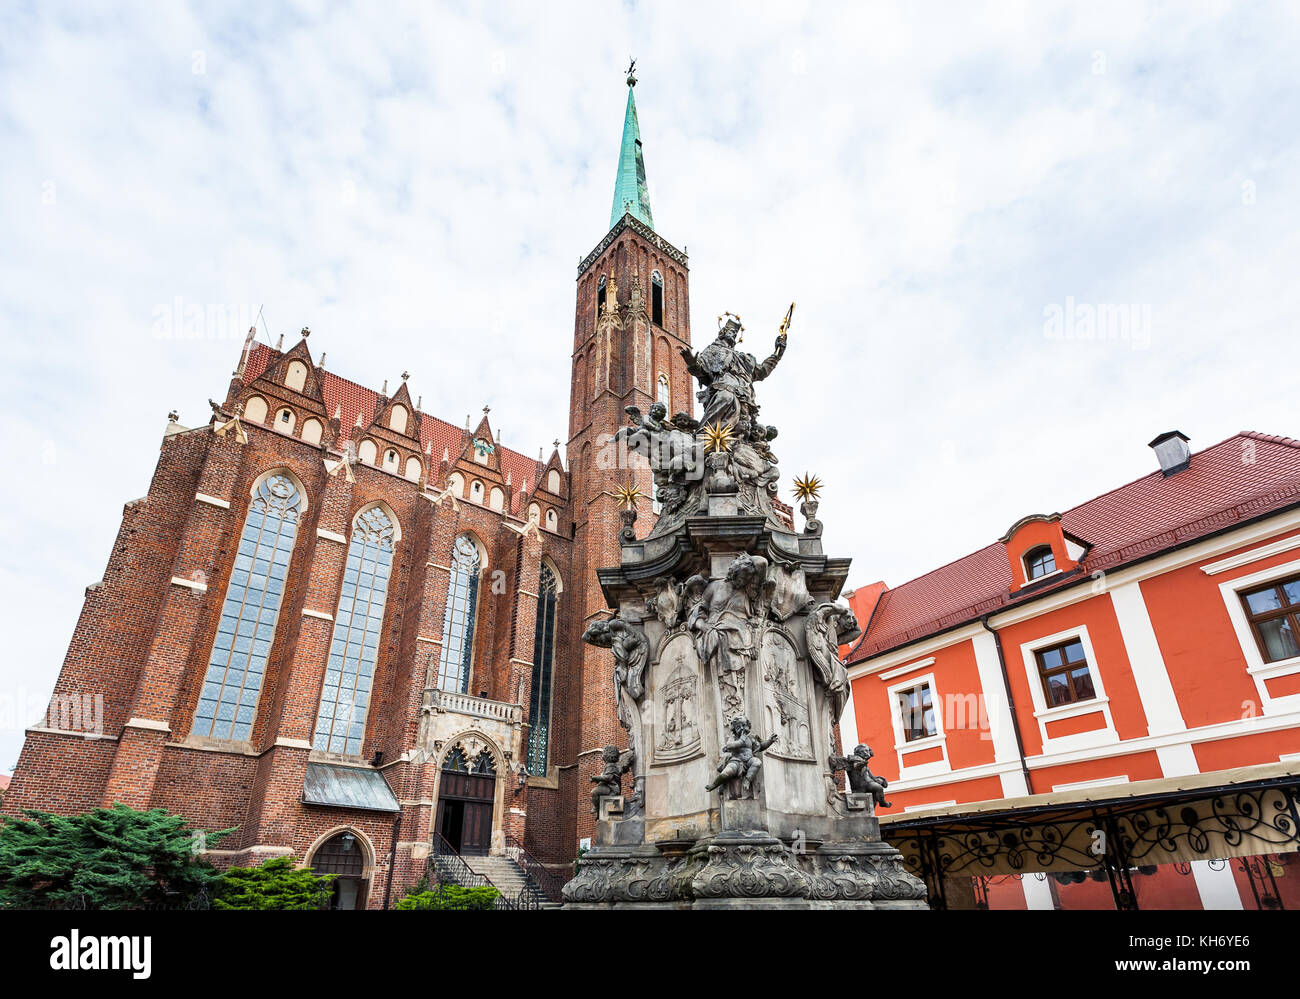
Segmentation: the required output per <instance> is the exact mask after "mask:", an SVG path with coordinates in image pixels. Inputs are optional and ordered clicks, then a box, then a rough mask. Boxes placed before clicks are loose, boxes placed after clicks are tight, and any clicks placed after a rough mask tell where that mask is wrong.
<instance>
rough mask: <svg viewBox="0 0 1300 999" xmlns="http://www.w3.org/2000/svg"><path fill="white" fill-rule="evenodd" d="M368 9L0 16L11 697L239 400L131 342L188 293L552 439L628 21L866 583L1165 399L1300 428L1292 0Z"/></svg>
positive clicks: (989, 527)
mask: <svg viewBox="0 0 1300 999" xmlns="http://www.w3.org/2000/svg"><path fill="white" fill-rule="evenodd" d="M381 11H382V12H381ZM387 11H388V7H387V6H386V7H384V8H381V9H378V10H377V9H376V8H374V7H373V6H365V5H356V6H346V5H334V4H330V5H323V4H322V5H308V4H304V5H299V6H297V7H294V8H290V9H284V8H274V9H272V8H269V7H266V6H264V5H252V4H250V5H248V6H246V7H243V8H241V9H239V10H232V11H229V12H226V13H222V14H219V15H213V14H211V13H210V12H208V11H205V10H201V9H191V10H186V9H183V8H178V7H172V6H170V5H168V6H164V7H159V6H157V5H138V6H134V7H129V6H128V7H125V8H123V7H122V5H114V6H112V7H104V8H100V9H99V10H98V11H96V12H93V13H89V14H88V13H86V12H85V11H84V9H83V8H82V7H81V6H75V7H73V6H69V7H64V8H60V7H58V6H55V5H42V7H41V8H40V9H39V10H36V9H32V8H30V7H26V8H19V9H14V10H10V11H8V12H6V13H5V14H3V15H0V38H2V39H3V42H0V45H3V46H4V52H3V57H2V58H0V145H2V147H3V148H4V149H5V150H6V155H5V156H4V157H3V160H2V161H0V199H3V201H2V202H0V204H2V205H3V218H4V221H5V230H6V237H7V238H6V239H5V240H4V241H3V243H0V317H2V319H3V323H4V329H5V332H6V336H5V343H6V346H7V348H8V350H7V362H8V363H7V364H6V365H5V366H4V370H3V373H2V374H0V379H2V381H0V387H2V389H3V398H4V400H5V404H4V405H5V410H4V414H3V415H4V426H5V428H6V430H7V431H8V435H7V439H8V440H9V441H10V442H11V445H12V446H11V454H12V458H11V462H12V463H13V465H14V467H12V468H11V469H10V473H9V474H8V475H6V476H5V479H4V483H3V485H2V486H0V510H2V511H3V515H4V519H3V522H4V525H5V537H4V545H3V549H2V550H3V555H2V556H0V605H2V606H3V607H4V608H5V613H6V615H7V618H8V627H7V628H6V630H5V633H6V636H7V638H8V641H9V647H8V649H7V653H8V654H7V655H6V656H5V658H4V660H3V665H0V692H6V691H9V692H13V691H18V690H20V689H21V690H32V689H34V690H37V691H38V692H40V696H42V697H43V696H44V693H45V692H47V691H48V689H49V687H50V685H51V684H52V682H53V679H54V677H55V675H56V674H57V671H58V668H59V665H60V663H61V660H62V657H63V654H64V652H65V650H66V648H67V643H68V639H69V638H70V636H71V633H72V629H73V626H74V624H75V620H76V615H77V613H78V611H79V608H80V603H81V599H82V589H83V587H84V586H85V585H87V584H88V583H91V582H93V581H94V580H96V579H97V578H99V575H100V573H101V572H102V570H103V566H104V564H105V562H106V560H107V556H108V552H109V548H110V546H111V543H112V540H113V538H114V536H115V533H116V528H117V524H118V519H119V516H120V508H121V503H122V502H125V501H127V500H130V499H132V498H134V497H136V496H139V495H141V494H143V493H144V491H145V489H146V488H147V484H148V481H149V477H150V475H151V473H152V468H153V464H154V462H155V460H156V457H155V456H156V447H157V444H158V440H159V437H160V434H161V430H162V427H163V425H164V422H165V415H166V413H167V411H168V409H170V408H172V407H173V406H175V407H177V408H179V410H180V411H181V414H182V422H185V421H189V422H191V423H198V422H201V421H202V420H203V419H204V417H205V415H206V412H207V407H206V403H205V400H206V399H207V398H208V397H210V396H212V397H220V396H221V395H222V393H223V391H224V388H225V385H226V382H227V380H228V378H229V372H230V370H231V368H232V367H233V366H234V363H235V359H236V355H237V352H238V347H239V344H238V340H237V339H233V338H229V339H218V338H204V339H197V340H193V339H183V340H159V339H157V338H155V337H154V336H153V335H152V323H153V317H154V311H155V308H156V307H158V306H160V305H162V306H170V304H171V303H173V302H174V301H175V299H176V298H177V297H178V296H179V297H180V298H182V299H183V300H184V301H185V302H192V303H198V304H205V305H206V304H209V303H213V304H220V303H225V304H230V305H236V306H244V307H250V308H252V309H254V310H255V309H256V308H257V307H258V306H259V305H264V306H265V315H266V317H267V319H268V322H269V324H270V326H271V328H272V330H273V332H275V333H280V332H284V333H288V334H292V333H293V332H295V331H296V330H297V329H298V328H299V327H301V326H303V325H310V326H311V327H312V329H313V331H314V336H313V339H312V347H313V349H314V350H316V351H320V350H325V351H327V352H328V354H329V362H328V363H329V367H330V368H331V369H332V370H334V371H338V372H340V373H342V374H345V375H346V376H348V377H351V378H354V379H355V380H358V381H361V382H364V383H367V384H372V385H378V384H379V383H380V382H382V381H383V379H385V378H388V379H390V381H391V380H392V379H395V378H396V376H397V374H398V373H399V372H400V371H402V370H403V369H404V368H409V370H410V371H411V372H412V379H411V388H412V391H414V392H417V393H422V394H423V396H424V400H425V407H426V408H427V409H430V410H431V411H433V412H436V413H438V414H440V415H442V416H443V417H444V418H446V419H449V420H451V421H452V422H455V423H459V422H460V420H461V419H463V417H464V414H465V413H467V412H473V413H477V411H478V409H479V407H480V406H482V405H483V403H484V402H490V403H491V404H492V406H493V418H494V422H495V423H497V424H498V425H500V426H502V427H504V430H505V435H506V442H507V443H508V444H510V445H511V446H515V447H518V448H520V449H521V450H524V451H531V450H532V449H533V448H535V447H537V446H539V445H541V444H547V443H549V441H550V440H551V439H552V438H554V437H556V436H560V437H563V436H564V435H565V430H566V427H567V413H566V407H567V400H568V392H567V372H568V356H569V351H570V349H571V345H572V344H571V338H572V309H573V293H574V292H573V279H574V264H575V262H576V261H577V259H578V258H579V257H580V256H582V255H583V254H585V253H586V252H587V251H588V250H589V249H590V248H591V247H592V246H593V245H594V244H595V243H596V241H597V240H598V239H599V238H600V237H601V235H603V232H604V224H605V222H606V220H607V217H608V211H609V203H610V194H611V185H612V182H613V171H614V162H615V157H616V154H617V143H618V138H619V128H620V125H621V120H622V111H623V102H624V99H625V91H624V87H623V85H622V82H621V80H622V74H621V70H622V68H623V66H624V65H625V61H624V60H625V59H626V57H627V55H628V53H629V52H632V53H634V54H636V55H637V56H638V57H639V60H640V61H639V70H638V73H639V76H640V79H641V84H640V85H639V87H638V89H637V98H638V105H639V110H640V115H641V124H642V132H643V137H644V139H645V149H646V161H647V168H648V171H649V175H650V183H651V190H652V198H653V204H654V210H655V219H656V222H657V223H658V226H659V229H660V231H661V232H662V234H663V235H664V236H665V237H666V238H667V239H669V240H671V241H672V242H674V243H676V244H677V245H678V246H683V245H685V246H688V247H689V249H690V252H691V262H692V282H693V287H692V302H693V303H694V305H695V307H696V308H695V314H694V317H693V318H694V321H695V322H694V333H695V339H696V341H697V342H704V341H705V340H706V339H707V338H708V337H709V335H710V334H711V331H712V329H713V317H714V316H715V315H716V314H717V313H719V312H721V311H722V310H723V309H731V310H732V311H736V312H739V313H741V315H742V316H744V318H745V320H746V323H747V326H748V335H747V338H746V343H747V345H749V346H750V347H751V349H754V350H756V351H757V350H761V349H765V348H766V347H767V344H768V341H769V340H770V339H771V337H772V335H773V334H774V332H775V327H776V324H777V322H778V321H779V319H780V317H781V315H782V314H783V313H784V310H785V307H786V305H787V304H788V303H789V301H790V300H791V299H794V300H797V301H798V303H799V306H798V309H797V311H796V317H795V325H794V328H793V330H792V334H791V350H790V353H789V354H788V355H787V358H786V360H785V361H784V362H783V364H782V367H781V369H780V370H779V371H778V372H777V373H776V375H774V377H773V378H772V379H771V380H769V381H768V382H767V383H765V384H764V385H763V387H762V389H763V391H762V400H761V401H762V402H763V406H764V414H765V415H766V416H768V417H770V418H771V419H772V420H773V421H774V422H776V423H777V424H778V425H779V426H780V427H781V437H780V439H779V440H778V441H777V444H778V445H779V446H778V448H777V452H778V454H779V455H780V456H781V458H782V459H783V461H782V464H783V468H784V470H785V472H786V474H787V481H788V476H789V475H790V474H791V473H794V472H802V471H804V470H805V469H807V470H811V471H814V472H817V473H820V474H821V475H822V476H823V477H824V478H825V479H826V480H827V491H826V495H825V499H824V501H823V505H822V511H821V512H822V515H823V519H824V520H825V521H826V523H827V532H828V534H827V540H828V543H829V545H830V546H831V547H832V548H834V549H835V550H836V551H839V552H843V553H845V554H849V555H852V556H853V557H854V558H855V569H854V579H855V580H856V581H860V582H864V581H868V580H871V579H875V578H884V579H885V580H887V581H888V582H890V583H894V584H896V583H898V582H901V581H903V580H905V579H907V578H910V577H911V576H914V575H916V574H918V573H921V572H924V571H926V570H927V569H929V568H931V567H933V566H934V565H937V564H939V563H942V562H946V561H949V560H951V559H952V558H955V557H957V556H960V555H962V554H964V553H966V552H967V551H970V550H972V549H974V548H976V547H979V546H981V545H983V544H986V543H988V542H989V541H991V540H993V539H994V538H996V537H997V536H998V535H999V534H1000V532H1001V531H1002V530H1004V529H1005V527H1006V526H1007V525H1008V524H1010V523H1011V522H1012V521H1014V520H1015V519H1017V518H1018V517H1020V516H1021V515H1023V514H1025V513H1028V512H1031V511H1052V510H1057V509H1061V508H1064V507H1068V506H1070V505H1072V504H1074V503H1077V502H1079V501H1081V500H1083V499H1086V498H1088V497H1089V496H1091V495H1094V494H1096V493H1098V492H1101V491H1104V490H1106V489H1109V488H1111V487H1113V486H1115V485H1117V484H1119V483H1120V482H1123V481H1127V480H1128V479H1130V478H1133V477H1136V476H1137V475H1140V474H1143V473H1145V472H1146V471H1148V470H1149V469H1150V468H1152V467H1153V463H1154V459H1153V458H1152V456H1151V455H1150V453H1149V452H1148V451H1147V450H1146V448H1145V446H1144V445H1145V442H1146V441H1147V440H1149V439H1150V438H1151V437H1152V436H1154V435H1155V434H1156V433H1157V432H1159V431H1162V430H1166V429H1170V428H1172V427H1178V428H1180V429H1182V430H1183V431H1185V432H1186V433H1188V434H1189V435H1191V436H1192V438H1193V443H1194V445H1200V446H1203V445H1206V444H1209V443H1211V442H1213V441H1215V440H1218V439H1220V438H1222V437H1225V436H1227V435H1228V434H1230V433H1232V432H1234V431H1236V430H1238V429H1242V428H1244V427H1251V428H1255V429H1259V430H1264V431H1271V432H1277V433H1284V434H1285V433H1291V434H1296V433H1300V427H1297V426H1296V424H1295V418H1294V416H1293V409H1294V407H1293V406H1292V405H1291V392H1290V391H1289V390H1290V388H1291V386H1292V384H1293V383H1294V377H1293V376H1292V375H1291V369H1292V368H1293V367H1294V364H1293V362H1292V361H1291V357H1290V354H1291V351H1290V350H1289V349H1288V348H1289V347H1290V337H1289V334H1291V332H1292V329H1293V327H1294V322H1295V320H1294V317H1295V316H1296V314H1297V305H1298V304H1300V302H1298V301H1297V299H1298V298H1300V292H1297V290H1296V287H1297V285H1296V282H1294V281H1293V280H1291V279H1290V277H1291V275H1290V271H1291V270H1292V269H1293V268H1294V261H1295V260H1296V259H1297V258H1298V254H1297V249H1300V247H1298V246H1297V242H1298V241H1300V237H1298V236H1297V232H1300V227H1298V226H1297V224H1296V222H1297V218H1296V207H1295V206H1296V205H1297V203H1300V202H1298V200H1297V196H1298V195H1300V190H1297V187H1298V182H1297V180H1296V178H1297V176H1298V175H1300V172H1298V171H1297V165H1300V164H1298V163H1297V160H1298V159H1300V156H1298V149H1297V139H1296V136H1297V135H1300V128H1297V125H1298V124H1300V123H1298V122H1297V116H1298V115H1300V112H1298V111H1297V108H1300V101H1297V99H1296V96H1297V95H1296V93H1295V90H1296V84H1295V75H1294V71H1293V66H1294V52H1295V51H1296V49H1297V41H1298V40H1300V39H1298V38H1297V35H1298V34H1300V30H1298V29H1297V18H1296V12H1295V8H1294V7H1293V6H1292V5H1287V4H1275V5H1267V6H1255V7H1251V8H1249V9H1239V8H1236V7H1232V6H1219V5H1209V4H1203V5H1198V6H1196V7H1190V6H1188V5H1177V6H1173V7H1156V8H1151V9H1148V10H1139V9H1138V8H1135V7H1134V6H1133V5H1131V4H1128V3H1117V4H1105V3H1100V4H1099V3H1095V2H1088V3H1080V4H1077V5H1075V6H1073V7H1071V8H1065V9H1060V8H1058V7H1057V6H1056V5H1053V7H1052V8H1051V9H1050V10H1049V9H1047V8H1046V7H1044V6H1043V5H1038V4H1029V3H1026V4H1022V5H1019V6H1009V5H1005V4H995V5H990V6H988V7H979V6H976V5H965V4H963V5H952V7H951V9H950V10H947V11H941V10H939V9H936V8H920V7H918V6H917V5H913V4H903V3H900V4H894V5H887V4H873V5H870V6H869V7H868V6H866V5H843V6H837V7H830V6H823V5H813V4H790V3H776V4H772V5H770V6H768V7H765V8H756V7H755V6H754V5H750V4H745V5H725V4H688V3H679V4H667V3H656V4H654V5H645V6H641V7H638V6H631V5H629V6H623V7H621V8H614V7H612V6H611V5H600V6H599V7H595V6H583V5H565V4H547V5H535V4H532V5H530V4H516V5H510V6H504V5H493V6H490V7H486V8H482V10H481V11H476V10H475V9H472V8H464V7H461V6H459V5H456V6H450V5H428V4H418V5H416V4H412V5H410V6H407V7H403V8H400V9H398V8H394V10H393V12H387ZM1099 68H1100V70H1101V71H1100V72H1098V69H1099ZM196 69H200V70H201V72H195V70H196ZM1247 190H1250V191H1253V193H1254V201H1253V203H1250V199H1249V198H1248V197H1245V192H1246V191H1247ZM1067 297H1073V298H1074V299H1075V300H1076V301H1079V302H1087V303H1139V304H1148V305H1150V306H1151V309H1152V317H1153V319H1152V329H1151V341H1150V345H1149V347H1148V348H1147V349H1134V348H1133V345H1132V344H1131V343H1128V342H1107V343H1097V342H1092V343H1080V342H1068V341H1066V342H1062V341H1053V340H1049V339H1047V338H1046V337H1045V336H1044V333H1043V309H1044V307H1045V306H1047V305H1049V304H1051V303H1063V302H1065V300H1066V299H1067ZM233 333H234V336H235V337H237V336H238V330H234V331H233ZM485 362H486V363H485ZM846 440H847V441H848V443H847V445H846V443H845V442H846ZM25 721H27V719H21V720H20V721H18V722H16V723H15V722H13V721H12V720H8V721H5V722H4V724H3V727H4V729H5V730H4V731H3V732H0V768H7V767H8V765H9V764H11V763H12V762H13V761H14V760H15V759H16V757H17V752H18V747H19V745H20V742H21V731H20V729H21V725H22V724H23V723H25Z"/></svg>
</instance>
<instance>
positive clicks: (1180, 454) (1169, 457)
mask: <svg viewBox="0 0 1300 999" xmlns="http://www.w3.org/2000/svg"><path fill="white" fill-rule="evenodd" d="M1147 447H1149V448H1151V450H1153V451H1154V452H1155V453H1156V459H1157V460H1158V461H1159V462H1160V471H1162V472H1164V474H1165V478H1169V476H1171V475H1176V474H1177V473H1179V472H1181V471H1182V470H1183V469H1184V468H1187V467H1188V466H1189V465H1190V464H1191V463H1192V449H1191V448H1189V447H1188V446H1187V437H1186V436H1185V435H1184V434H1183V433H1182V431H1179V430H1170V431H1167V432H1166V433H1163V434H1161V435H1160V436H1159V437H1157V438H1156V439H1155V440H1153V441H1152V442H1151V443H1150V444H1148V445H1147Z"/></svg>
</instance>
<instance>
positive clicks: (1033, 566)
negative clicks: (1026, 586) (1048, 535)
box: [1025, 545, 1056, 579]
mask: <svg viewBox="0 0 1300 999" xmlns="http://www.w3.org/2000/svg"><path fill="white" fill-rule="evenodd" d="M1055 571H1056V556H1054V555H1053V554H1052V548H1051V546H1050V545H1039V546H1038V547H1037V548H1032V549H1030V550H1029V551H1027V552H1026V553H1025V572H1026V573H1027V577H1026V578H1028V579H1037V578H1038V577H1039V576H1046V575H1047V574H1048V573H1049V572H1055Z"/></svg>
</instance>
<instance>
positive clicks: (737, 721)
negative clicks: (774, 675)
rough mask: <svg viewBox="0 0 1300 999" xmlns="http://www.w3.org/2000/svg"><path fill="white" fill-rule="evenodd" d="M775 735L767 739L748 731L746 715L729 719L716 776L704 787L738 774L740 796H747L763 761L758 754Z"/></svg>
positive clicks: (768, 745) (719, 785)
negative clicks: (728, 729)
mask: <svg viewBox="0 0 1300 999" xmlns="http://www.w3.org/2000/svg"><path fill="white" fill-rule="evenodd" d="M776 739H777V737H776V735H772V736H771V737H769V738H767V739H756V738H755V737H754V736H752V735H750V734H749V719H748V718H746V717H744V716H743V715H739V716H737V717H735V718H733V719H731V738H730V739H728V740H727V741H726V742H724V743H723V744H722V753H723V756H722V762H721V763H719V764H718V776H716V777H714V778H713V780H712V781H710V782H709V783H708V784H706V785H705V786H704V790H706V791H713V790H715V789H717V788H719V787H721V786H722V785H723V784H725V783H726V782H727V781H729V780H733V779H734V778H736V777H740V778H741V784H740V795H739V797H741V798H749V797H752V796H753V793H754V778H755V777H757V776H758V771H759V768H760V767H762V766H763V761H762V760H761V759H760V758H759V754H760V753H762V752H763V751H764V750H765V749H767V748H768V747H770V746H771V745H772V744H773V743H774V742H776Z"/></svg>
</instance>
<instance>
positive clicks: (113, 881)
mask: <svg viewBox="0 0 1300 999" xmlns="http://www.w3.org/2000/svg"><path fill="white" fill-rule="evenodd" d="M24 814H25V815H26V816H27V818H25V819H13V818H10V819H5V820H4V821H3V823H2V824H0V908H4V909H31V908H78V909H142V908H148V907H152V906H160V907H161V906H168V905H173V904H184V903H185V902H187V901H188V900H190V899H191V898H193V897H194V896H196V895H199V894H200V893H202V892H208V891H211V890H212V889H213V888H214V886H215V884H216V882H217V881H218V880H219V879H220V877H221V874H220V872H219V871H217V870H216V869H215V868H214V867H212V865H211V864H209V863H207V861H205V860H203V859H202V857H201V856H199V848H206V847H209V846H211V845H212V844H214V843H215V842H217V841H218V840H219V839H220V838H221V837H223V836H225V835H226V834H227V833H229V832H230V831H231V830H229V829H225V830H222V831H220V832H210V833H204V832H202V831H201V830H197V829H193V828H191V827H190V825H189V823H188V822H186V820H185V819H183V818H181V816H179V815H172V814H170V813H169V812H167V811H164V810H163V809H161V808H153V809H150V810H149V811H144V812H142V811H137V810H136V809H134V808H130V807H128V806H126V805H123V804H120V803H119V804H116V805H114V806H113V807H112V808H96V809H95V810H94V811H91V812H86V813H84V814H82V815H54V814H53V813H51V812H41V811H36V810H35V809H30V810H28V811H26V812H25V813H24Z"/></svg>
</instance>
